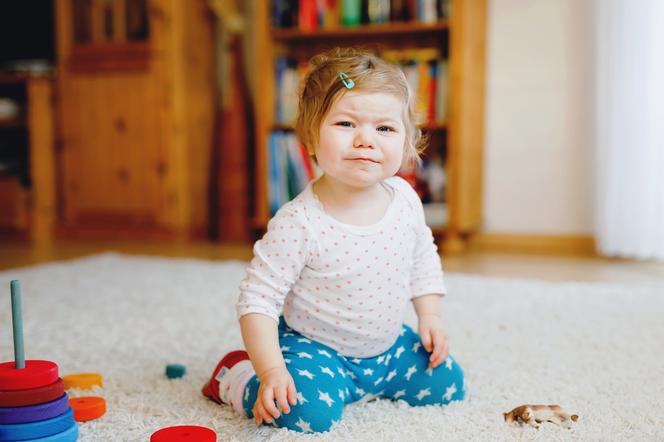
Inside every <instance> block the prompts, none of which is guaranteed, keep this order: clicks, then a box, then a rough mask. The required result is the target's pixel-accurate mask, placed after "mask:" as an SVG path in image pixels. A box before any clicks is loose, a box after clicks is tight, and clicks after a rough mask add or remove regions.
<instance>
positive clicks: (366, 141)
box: [353, 128, 374, 148]
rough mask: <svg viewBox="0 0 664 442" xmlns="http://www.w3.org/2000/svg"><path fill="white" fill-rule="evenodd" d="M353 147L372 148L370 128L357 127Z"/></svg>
mask: <svg viewBox="0 0 664 442" xmlns="http://www.w3.org/2000/svg"><path fill="white" fill-rule="evenodd" d="M353 146H354V147H364V148H373V147H374V142H373V137H372V133H371V130H370V129H367V128H358V130H357V132H356V133H355V140H354V142H353Z"/></svg>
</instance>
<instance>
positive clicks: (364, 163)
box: [315, 91, 406, 188]
mask: <svg viewBox="0 0 664 442" xmlns="http://www.w3.org/2000/svg"><path fill="white" fill-rule="evenodd" d="M403 107H404V104H403V102H402V101H401V100H400V99H399V98H397V97H395V96H393V95H390V94H385V93H368V92H353V91H349V92H347V93H345V94H344V95H343V96H342V97H341V98H339V99H338V100H337V101H336V102H335V103H334V104H333V105H332V107H331V109H330V111H329V112H328V114H327V116H326V117H325V119H324V120H323V122H322V124H321V128H320V138H319V139H320V142H319V145H318V148H317V149H316V151H315V153H316V160H317V162H318V165H319V166H320V168H321V169H322V170H323V172H325V175H327V176H328V177H329V178H332V179H334V180H337V181H339V182H341V183H343V184H345V185H348V186H351V187H356V188H361V187H370V186H372V185H374V184H376V183H378V182H380V181H382V180H384V179H385V178H389V177H391V176H393V175H394V174H395V173H397V171H398V170H399V167H400V166H401V161H402V159H403V151H404V146H405V141H406V131H405V126H404V123H403V119H402V114H403V110H404V109H403Z"/></svg>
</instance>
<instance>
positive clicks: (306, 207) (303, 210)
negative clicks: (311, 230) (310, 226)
mask: <svg viewBox="0 0 664 442" xmlns="http://www.w3.org/2000/svg"><path fill="white" fill-rule="evenodd" d="M310 212H311V203H310V201H309V198H308V196H307V195H306V192H302V193H300V194H299V195H297V196H296V197H295V198H293V199H292V200H290V201H288V202H287V203H286V204H284V205H283V206H281V207H280V208H279V210H277V212H276V213H275V214H274V216H272V219H271V220H270V223H277V224H278V223H281V222H289V223H297V224H307V223H309V221H310V219H309V218H310Z"/></svg>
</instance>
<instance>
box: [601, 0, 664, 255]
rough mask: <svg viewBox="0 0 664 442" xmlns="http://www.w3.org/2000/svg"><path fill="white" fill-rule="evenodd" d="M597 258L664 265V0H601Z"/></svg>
mask: <svg viewBox="0 0 664 442" xmlns="http://www.w3.org/2000/svg"><path fill="white" fill-rule="evenodd" d="M595 4H596V6H597V13H598V14H597V23H596V25H597V26H596V41H595V44H596V48H597V51H596V55H597V59H596V64H595V66H596V69H597V70H596V75H595V78H596V80H597V82H596V89H595V105H596V109H595V111H596V121H595V123H596V124H595V128H594V129H595V130H594V132H595V152H596V158H595V160H596V161H595V165H596V171H595V178H596V182H595V202H596V204H595V207H596V213H595V215H596V216H595V221H596V232H595V234H596V239H597V246H598V250H599V252H600V253H602V254H604V255H607V256H619V257H625V258H636V259H657V260H661V261H664V0H597V1H596V2H595Z"/></svg>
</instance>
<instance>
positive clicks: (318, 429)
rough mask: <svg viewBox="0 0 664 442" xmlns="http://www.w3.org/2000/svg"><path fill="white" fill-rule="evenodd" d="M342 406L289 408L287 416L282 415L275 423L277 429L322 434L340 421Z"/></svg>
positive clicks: (324, 405)
mask: <svg viewBox="0 0 664 442" xmlns="http://www.w3.org/2000/svg"><path fill="white" fill-rule="evenodd" d="M342 412H343V404H333V406H331V407H330V406H328V405H326V404H325V403H321V404H317V403H315V402H314V403H311V402H309V403H304V404H298V405H296V406H292V407H291V412H290V413H289V414H282V415H281V416H280V417H279V418H278V419H276V421H275V423H276V425H277V426H278V427H279V428H288V429H289V430H293V431H297V432H300V433H322V432H325V431H328V430H330V428H332V425H334V424H335V423H336V422H339V421H340V420H341V414H342Z"/></svg>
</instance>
